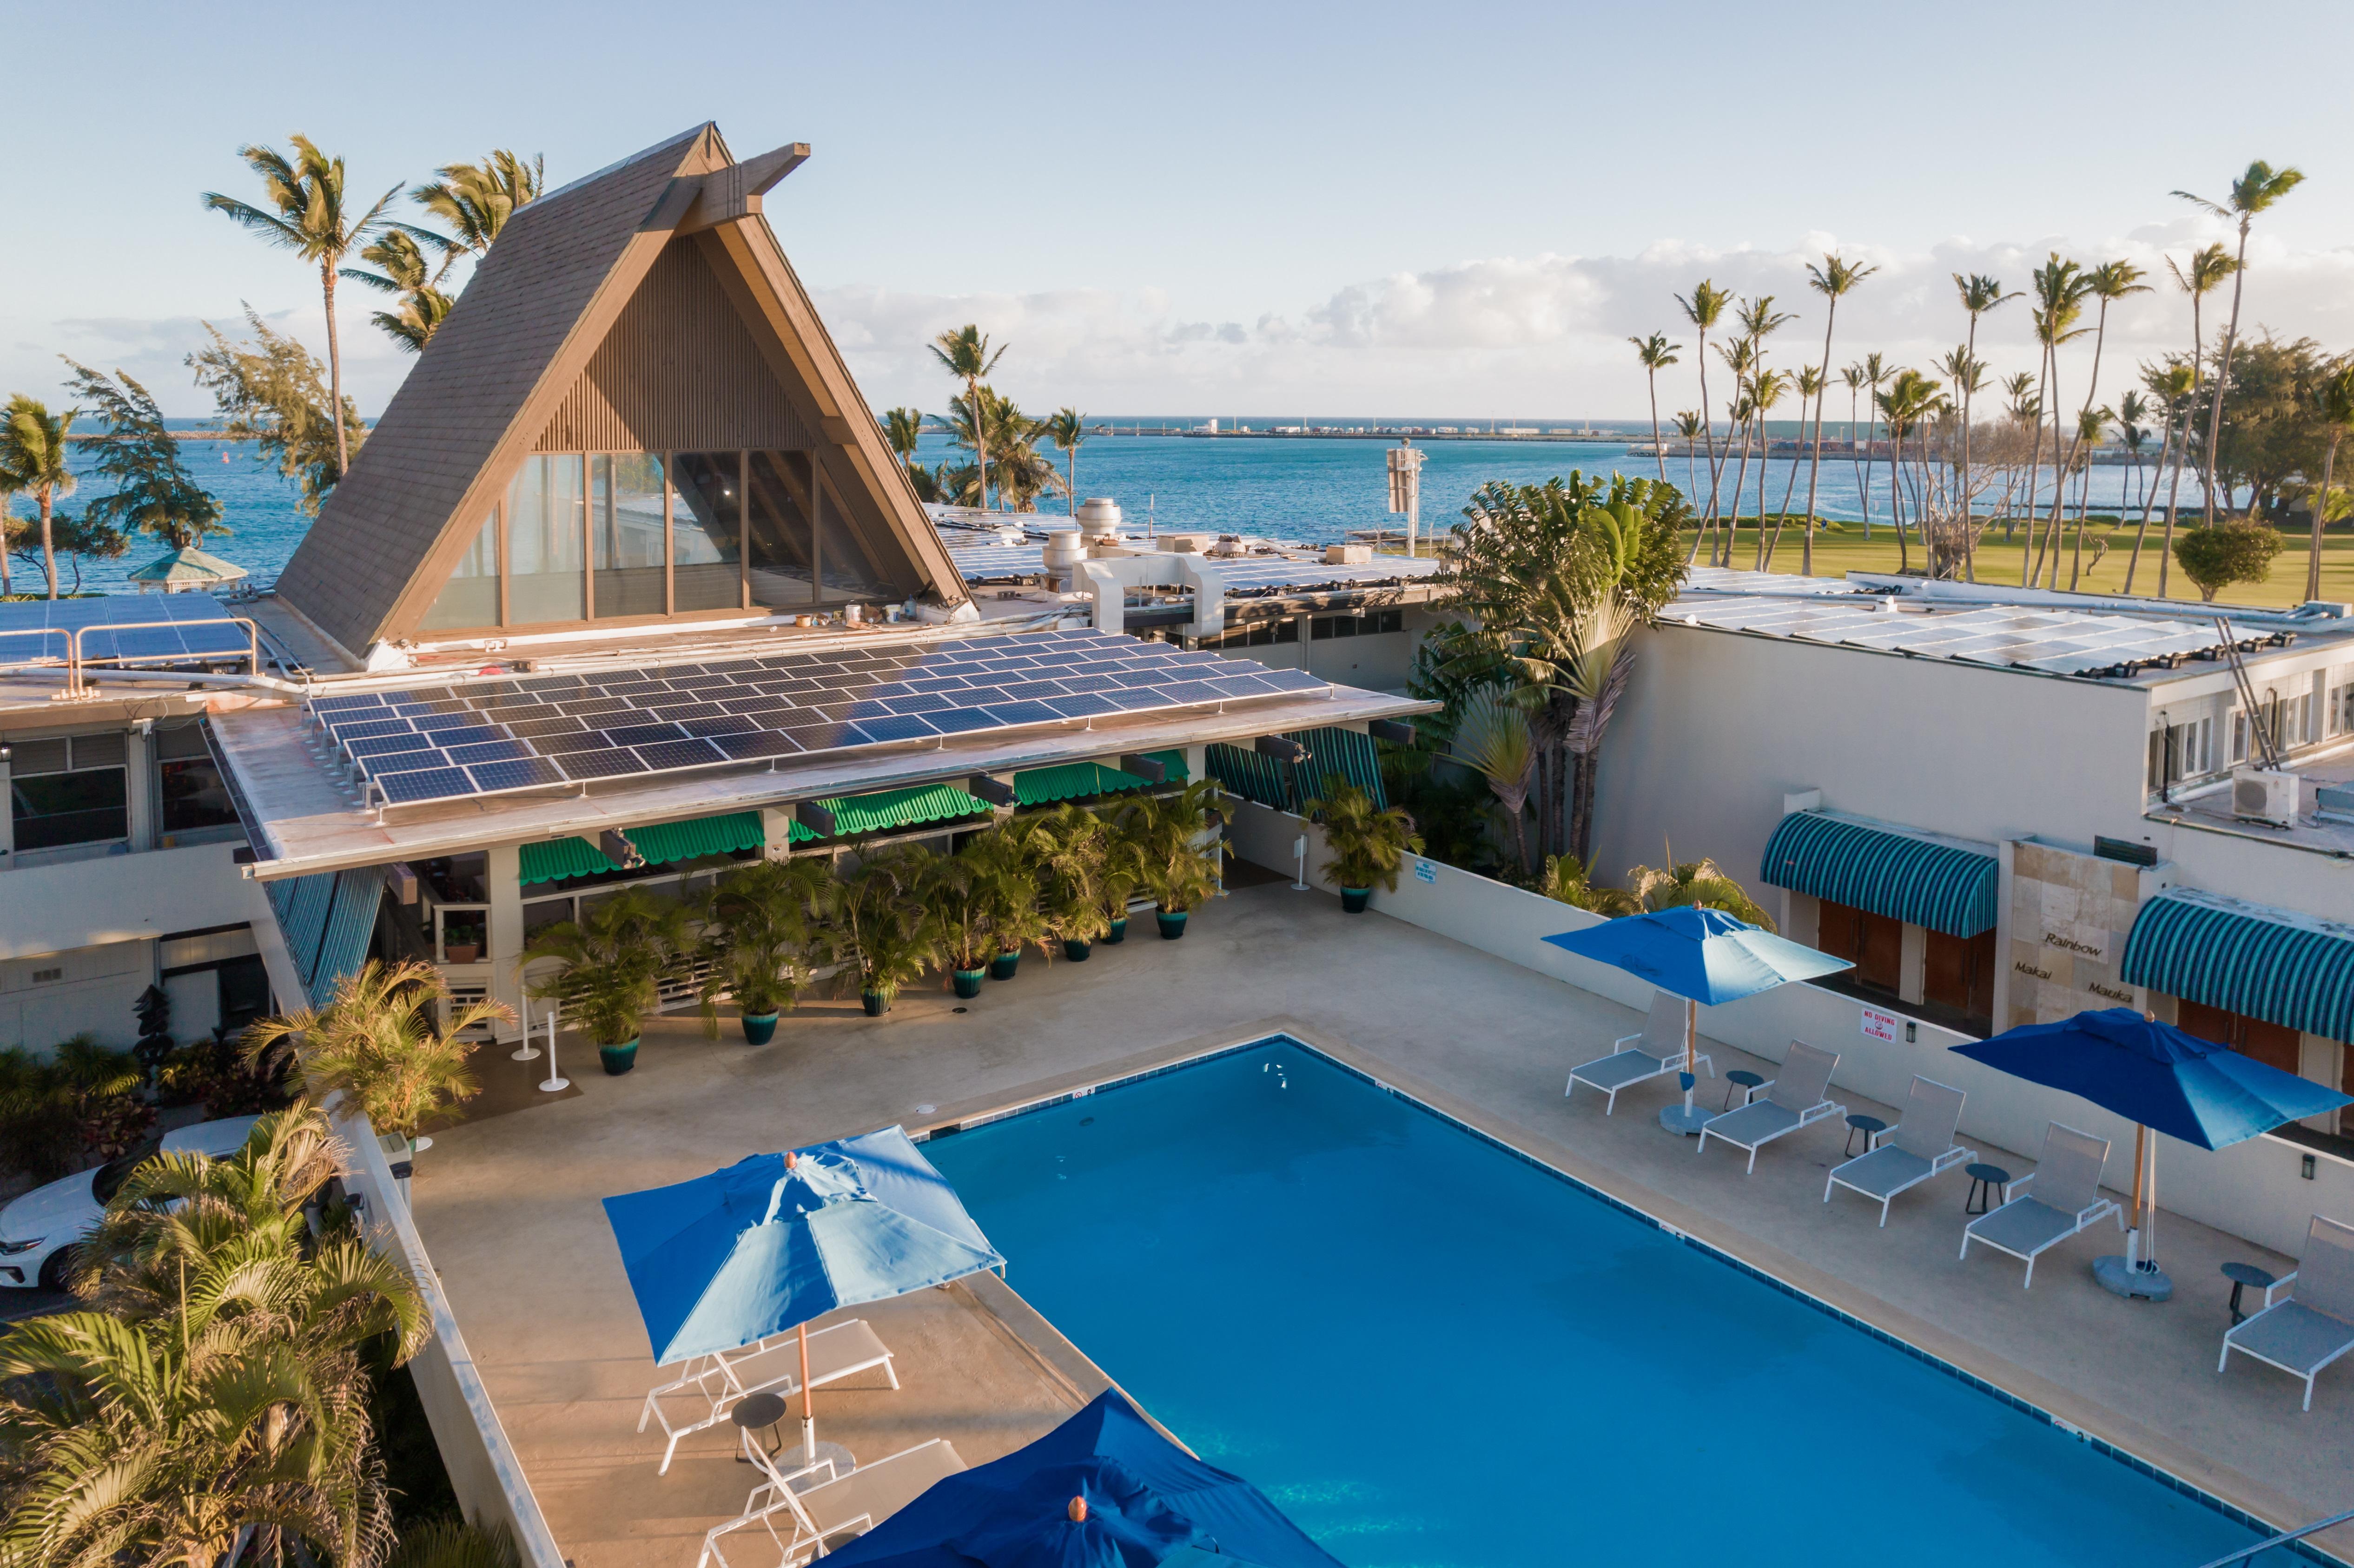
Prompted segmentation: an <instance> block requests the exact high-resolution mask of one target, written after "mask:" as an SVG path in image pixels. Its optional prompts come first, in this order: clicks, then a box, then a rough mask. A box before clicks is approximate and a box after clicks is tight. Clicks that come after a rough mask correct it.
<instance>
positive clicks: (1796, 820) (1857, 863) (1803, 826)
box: [1757, 811, 2001, 937]
mask: <svg viewBox="0 0 2354 1568" xmlns="http://www.w3.org/2000/svg"><path fill="white" fill-rule="evenodd" d="M1757 877H1758V880H1759V881H1761V882H1764V883H1765V884H1766V885H1769V886H1773V887H1787V888H1788V889H1790V891H1792V892H1793V893H1808V894H1812V895H1814V896H1816V897H1817V898H1828V899H1829V900H1830V901H1831V902H1832V903H1834V904H1846V905H1850V906H1853V907H1855V908H1858V909H1868V910H1870V911H1872V913H1873V914H1874V915H1885V916H1888V917H1889V918H1890V919H1892V920H1903V921H1905V922H1906V923H1908V924H1910V925H1914V926H1925V927H1928V928H1929V929H1930V930H1932V931H1943V932H1944V933H1946V935H1947V936H1949V937H1975V936H1978V934H1979V933H1980V932H1983V931H1991V930H1993V929H1994V926H1995V905H1996V902H1997V898H1996V893H1997V888H1998V885H1999V883H2000V881H2001V875H2000V867H1999V863H1997V861H1996V860H1995V857H1994V856H1992V855H1990V854H1981V853H1978V852H1977V851H1975V850H1967V849H1963V848H1961V847H1960V846H1959V845H1956V844H1949V843H1940V842H1937V841H1936V840H1934V839H1924V838H1915V837H1914V836H1913V835H1912V834H1910V833H1901V832H1892V831H1890V830H1889V829H1886V828H1875V827H1872V826H1871V825H1869V824H1867V823H1863V822H1859V821H1851V820H1850V819H1848V818H1845V817H1834V816H1830V815H1828V814H1826V813H1824V812H1821V811H1793V812H1791V813H1790V814H1789V815H1788V816H1787V817H1784V818H1783V819H1782V821H1781V823H1780V825H1779V826H1777V827H1776V828H1775V830H1774V836H1773V837H1772V838H1770V839H1768V840H1766V841H1765V863H1764V864H1763V865H1761V866H1760V867H1758V870H1757Z"/></svg>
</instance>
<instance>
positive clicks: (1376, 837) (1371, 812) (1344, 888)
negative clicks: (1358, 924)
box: [1308, 774, 1422, 915]
mask: <svg viewBox="0 0 2354 1568" xmlns="http://www.w3.org/2000/svg"><path fill="white" fill-rule="evenodd" d="M1308 814H1309V816H1310V817H1311V818H1312V819H1314V820H1315V821H1319V822H1320V823H1322V824H1323V827H1324V847H1325V849H1326V850H1328V851H1329V852H1331V854H1330V858H1329V859H1327V860H1326V861H1325V863H1324V870H1323V877H1324V880H1325V881H1327V882H1329V883H1331V885H1333V886H1335V887H1337V888H1339V889H1340V890H1341V913H1343V914H1347V915H1362V914H1363V913H1364V912H1365V906H1366V904H1367V903H1368V902H1370V901H1371V900H1372V898H1373V889H1374V888H1375V887H1376V886H1379V887H1381V888H1383V889H1384V890H1385V891H1387V892H1391V893H1394V892H1396V891H1397V880H1398V868H1399V867H1400V866H1402V865H1404V864H1405V857H1406V853H1407V852H1408V851H1412V852H1413V853H1416V854H1419V853H1422V835H1421V834H1420V833H1417V832H1415V831H1414V819H1413V818H1412V817H1409V816H1407V815H1406V813H1405V809H1404V808H1403V807H1399V806H1387V807H1384V806H1376V805H1375V804H1373V797H1372V796H1371V795H1369V794H1367V793H1365V791H1363V789H1358V788H1357V787H1356V786H1355V785H1354V784H1352V783H1350V782H1349V781H1348V780H1347V779H1343V778H1341V776H1340V775H1338V774H1327V775H1326V776H1325V779H1324V794H1323V797H1322V798H1321V799H1320V800H1310V801H1309V802H1308Z"/></svg>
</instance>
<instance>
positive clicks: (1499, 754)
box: [1450, 686, 1543, 876]
mask: <svg viewBox="0 0 2354 1568" xmlns="http://www.w3.org/2000/svg"><path fill="white" fill-rule="evenodd" d="M1520 695H1521V694H1520V693H1506V692H1502V691H1500V690H1498V689H1497V688H1496V687H1494V686H1483V687H1481V688H1479V690H1478V691H1476V692H1474V693H1473V694H1471V698H1470V700H1469V702H1467V703H1465V704H1464V705H1463V707H1462V711H1461V712H1460V713H1459V714H1458V715H1457V716H1456V721H1455V738H1454V741H1453V744H1452V746H1451V747H1450V758H1451V760H1453V761H1456V762H1459V763H1461V764H1462V765H1463V766H1464V767H1466V768H1469V769H1471V771H1472V772H1474V773H1477V774H1479V776H1480V777H1481V778H1482V779H1486V780H1487V781H1488V791H1489V793H1490V794H1491V795H1493V796H1495V797H1496V804H1497V805H1498V806H1500V807H1501V808H1502V810H1503V813H1504V820H1505V821H1508V822H1510V823H1511V826H1512V852H1513V860H1514V862H1515V863H1517V864H1518V865H1519V866H1520V868H1521V874H1522V875H1524V876H1525V875H1526V874H1528V871H1529V832H1528V823H1527V822H1526V821H1524V820H1523V817H1522V813H1523V812H1524V811H1525V810H1526V809H1527V807H1528V803H1529V775H1530V774H1531V773H1532V772H1533V771H1535V768H1536V760H1537V757H1536V737H1535V736H1534V734H1533V733H1532V731H1531V730H1530V728H1529V715H1528V714H1527V712H1526V709H1525V706H1524V705H1523V704H1522V703H1521V702H1516V701H1515V700H1514V699H1515V697H1518V696H1520ZM1529 695H1530V696H1532V697H1533V698H1534V700H1536V701H1538V702H1542V701H1543V693H1542V692H1535V691H1531V692H1530V693H1529Z"/></svg>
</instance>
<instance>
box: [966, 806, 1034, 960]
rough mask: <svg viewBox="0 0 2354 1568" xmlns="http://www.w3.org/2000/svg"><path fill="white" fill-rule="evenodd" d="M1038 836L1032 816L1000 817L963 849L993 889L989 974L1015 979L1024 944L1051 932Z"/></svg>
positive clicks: (990, 908)
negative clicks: (1042, 895) (1041, 893)
mask: <svg viewBox="0 0 2354 1568" xmlns="http://www.w3.org/2000/svg"><path fill="white" fill-rule="evenodd" d="M1037 848H1038V846H1037V842H1036V840H1035V838H1034V830H1033V828H1032V826H1031V824H1030V823H1029V822H1028V821H1023V820H1021V819H1015V820H1013V821H1004V822H1000V823H998V824H997V825H996V826H995V827H993V828H991V829H990V830H989V831H988V832H985V833H982V834H981V836H980V837H978V838H976V839H974V840H973V841H972V842H970V843H969V844H967V845H966V846H965V847H964V850H963V852H962V853H965V854H969V855H970V856H972V857H973V861H974V863H975V864H976V865H977V866H978V867H979V868H980V871H981V875H982V877H983V879H984V880H985V882H986V884H987V885H988V887H989V890H990V906H989V915H988V919H989V928H990V930H991V933H992V935H993V937H994V938H995V942H996V951H995V955H994V956H993V957H991V959H990V960H989V978H990V979H991V980H1012V979H1013V976H1014V974H1015V972H1016V970H1017V969H1019V968H1020V966H1021V963H1022V949H1023V948H1026V947H1028V946H1029V945H1030V944H1031V943H1033V942H1043V941H1044V939H1045V936H1046V916H1045V912H1044V910H1043V909H1041V908H1040V907H1039V903H1038V862H1037Z"/></svg>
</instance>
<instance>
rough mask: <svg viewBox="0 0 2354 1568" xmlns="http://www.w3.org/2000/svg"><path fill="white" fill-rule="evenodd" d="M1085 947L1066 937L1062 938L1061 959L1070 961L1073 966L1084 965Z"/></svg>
mask: <svg viewBox="0 0 2354 1568" xmlns="http://www.w3.org/2000/svg"><path fill="white" fill-rule="evenodd" d="M1087 946H1088V945H1087V943H1085V942H1074V941H1072V940H1071V939H1070V938H1068V937H1066V938H1063V957H1065V958H1066V959H1070V960H1071V962H1073V963H1075V964H1083V963H1086V962H1087Z"/></svg>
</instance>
